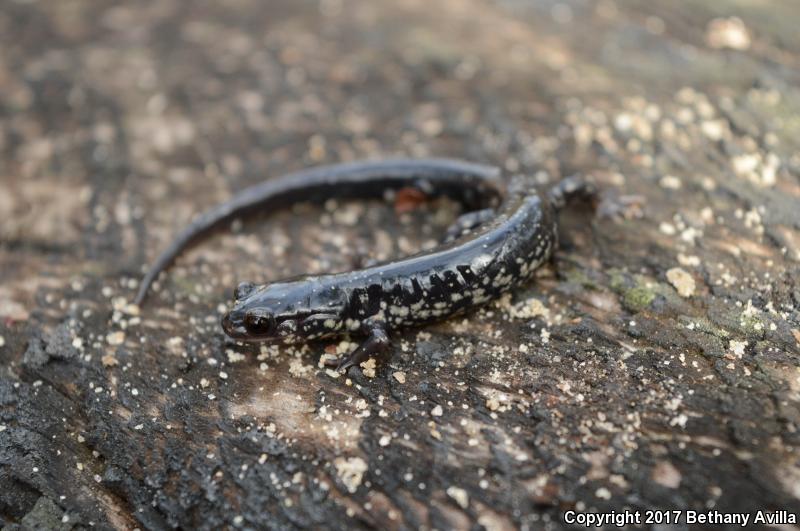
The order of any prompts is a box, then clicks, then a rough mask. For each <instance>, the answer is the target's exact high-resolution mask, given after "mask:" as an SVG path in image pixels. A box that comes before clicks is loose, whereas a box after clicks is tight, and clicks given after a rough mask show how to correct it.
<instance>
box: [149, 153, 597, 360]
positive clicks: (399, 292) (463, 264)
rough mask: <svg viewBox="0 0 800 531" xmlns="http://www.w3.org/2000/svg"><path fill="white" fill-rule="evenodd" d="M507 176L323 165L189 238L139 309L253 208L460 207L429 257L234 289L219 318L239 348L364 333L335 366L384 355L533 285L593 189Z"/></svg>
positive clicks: (258, 191) (441, 164)
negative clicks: (530, 183)
mask: <svg viewBox="0 0 800 531" xmlns="http://www.w3.org/2000/svg"><path fill="white" fill-rule="evenodd" d="M499 175H500V170H499V169H498V168H495V167H491V166H483V165H478V164H471V163H467V162H462V161H457V160H449V159H418V160H414V159H409V160H402V159H401V160H387V161H365V162H355V163H347V164H337V165H332V166H322V167H317V168H313V169H310V170H306V171H301V172H297V173H292V174H288V175H285V176H283V177H279V178H277V179H272V180H269V181H266V182H264V183H261V184H259V185H256V186H253V187H250V188H247V189H245V190H243V191H242V192H240V193H239V194H237V195H236V196H235V197H233V198H232V199H231V200H230V201H228V202H226V203H224V204H221V205H219V206H217V207H215V208H212V209H211V210H209V211H207V212H206V213H204V214H202V215H201V216H199V217H198V218H197V219H196V220H195V221H194V222H193V223H192V224H191V225H190V226H189V227H187V228H186V229H185V230H184V231H183V232H181V233H180V234H179V235H178V237H177V238H176V239H175V240H174V241H173V243H172V244H171V245H170V246H169V247H168V248H167V249H166V250H165V251H164V252H163V253H162V254H161V255H160V256H159V257H158V258H157V260H156V261H155V263H154V264H153V266H152V267H151V269H150V270H149V271H148V273H147V274H146V276H145V277H144V279H143V281H142V283H141V286H140V289H139V292H138V294H137V296H136V299H135V300H134V302H135V303H136V304H141V302H142V301H143V300H144V297H145V295H146V293H147V290H148V288H149V287H150V285H151V284H152V283H153V281H154V280H155V279H156V277H157V276H158V274H159V273H160V272H161V271H162V270H164V269H165V268H166V267H167V266H168V265H169V264H170V263H171V262H172V261H173V260H174V259H175V258H176V257H177V256H178V254H180V252H181V251H182V250H183V249H184V248H185V247H187V246H188V245H189V244H191V243H192V242H194V241H196V240H197V239H198V238H199V237H200V236H202V235H204V234H206V233H207V232H208V231H209V230H211V229H212V228H214V227H217V226H220V225H221V224H223V223H224V222H226V221H230V220H231V219H232V218H234V217H237V216H241V215H245V214H247V213H249V212H252V211H255V210H259V211H269V210H270V209H274V208H279V207H285V206H287V205H290V204H293V203H296V202H300V201H312V202H317V203H319V202H324V201H325V200H327V199H329V198H331V197H340V198H380V197H384V196H386V195H387V193H392V192H396V191H398V190H401V189H404V188H414V189H417V190H419V191H421V192H423V193H424V194H425V195H426V196H427V197H440V196H447V197H450V198H453V199H455V200H457V201H459V202H460V203H462V204H463V205H464V207H465V209H466V210H468V211H469V212H467V214H464V215H463V216H461V217H460V218H459V219H458V220H457V221H456V223H455V224H454V226H453V227H452V228H451V230H449V231H448V237H447V239H446V241H445V242H444V243H442V244H441V245H440V246H438V247H436V248H435V249H432V250H430V251H425V252H421V253H418V254H415V255H412V256H408V257H405V258H400V259H398V260H393V261H387V262H384V263H379V264H376V265H372V266H369V267H366V268H363V269H359V270H355V271H348V272H343V273H335V274H326V275H307V276H300V277H295V278H291V279H287V280H282V281H278V282H273V283H271V284H264V285H256V284H254V283H252V282H242V283H240V284H239V285H238V286H237V288H236V290H235V292H234V298H235V303H234V306H233V308H232V309H231V310H230V311H229V312H228V313H227V314H225V315H224V316H223V318H222V328H223V329H224V330H225V333H226V334H228V335H229V336H230V337H232V338H234V339H237V340H241V341H272V342H289V343H291V342H303V341H308V340H315V339H322V338H327V337H333V336H339V335H344V334H360V335H365V336H367V339H366V340H365V341H364V342H363V343H362V344H361V345H360V346H359V347H358V348H357V349H356V350H355V351H353V352H352V353H351V354H350V355H349V356H347V357H345V358H344V359H342V360H341V361H340V362H339V363H338V365H337V369H339V370H346V369H348V368H349V367H351V366H353V365H357V364H359V363H361V362H362V361H364V360H366V359H367V358H368V357H370V356H371V355H373V354H377V353H379V352H381V351H382V350H384V349H386V347H387V346H388V344H389V336H388V334H389V332H390V331H392V330H395V329H397V328H401V327H407V326H418V325H424V324H426V323H430V322H434V321H438V320H442V319H445V318H447V317H450V316H453V315H456V314H459V313H462V312H465V311H467V310H469V309H471V308H475V307H477V306H480V305H483V304H485V303H487V302H488V301H490V300H492V299H495V298H497V297H498V296H500V295H501V294H502V293H504V292H506V291H508V290H509V289H511V288H513V287H514V286H517V285H519V284H521V283H524V282H525V281H527V280H528V279H530V278H531V276H532V275H533V273H534V271H535V270H536V268H537V267H539V266H540V265H541V264H542V263H543V262H545V261H546V260H548V259H549V258H550V256H551V254H552V252H553V249H554V248H555V246H556V236H557V234H556V212H557V211H558V210H559V209H561V208H562V207H563V206H564V205H565V204H566V202H567V201H568V200H569V199H570V198H571V197H573V196H579V195H590V194H591V193H592V190H591V187H590V186H588V185H587V184H586V183H584V182H583V181H581V180H580V179H577V178H567V179H564V180H562V181H561V182H560V183H559V184H558V185H557V186H555V187H554V188H552V189H551V190H550V192H549V193H548V194H547V195H545V196H541V195H539V194H537V193H536V192H535V191H534V190H533V189H532V188H529V187H526V186H524V183H522V182H521V181H515V182H514V183H512V185H511V186H509V187H507V188H504V187H503V185H502V183H501V182H500V181H499V179H498V178H499ZM501 201H502V203H501ZM500 203H501V204H500ZM498 204H499V207H498ZM495 207H498V208H497V209H496V210H495Z"/></svg>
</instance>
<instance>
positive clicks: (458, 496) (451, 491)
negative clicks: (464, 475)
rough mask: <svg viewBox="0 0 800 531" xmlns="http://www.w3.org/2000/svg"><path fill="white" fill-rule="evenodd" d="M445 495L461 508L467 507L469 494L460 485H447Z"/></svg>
mask: <svg viewBox="0 0 800 531" xmlns="http://www.w3.org/2000/svg"><path fill="white" fill-rule="evenodd" d="M447 495H448V496H450V497H451V498H452V499H453V501H455V502H456V503H457V504H458V505H459V507H461V508H462V509H466V508H467V507H469V494H468V493H467V491H466V490H464V489H462V488H461V487H447Z"/></svg>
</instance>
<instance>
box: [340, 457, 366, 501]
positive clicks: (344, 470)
mask: <svg viewBox="0 0 800 531" xmlns="http://www.w3.org/2000/svg"><path fill="white" fill-rule="evenodd" d="M333 465H334V466H335V467H336V472H337V473H338V474H339V479H341V480H342V483H344V485H345V487H347V491H348V492H350V493H351V494H353V493H355V492H356V490H358V486H359V485H361V480H362V479H363V478H364V473H365V472H366V471H367V468H368V467H367V463H366V462H365V461H364V460H363V459H361V458H360V457H348V458H344V457H337V458H336V459H335V460H334V461H333Z"/></svg>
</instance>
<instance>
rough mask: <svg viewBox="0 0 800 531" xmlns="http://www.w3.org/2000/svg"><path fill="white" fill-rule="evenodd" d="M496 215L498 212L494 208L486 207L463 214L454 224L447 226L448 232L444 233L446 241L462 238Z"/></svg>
mask: <svg viewBox="0 0 800 531" xmlns="http://www.w3.org/2000/svg"><path fill="white" fill-rule="evenodd" d="M495 215H496V213H495V211H494V209H493V208H484V209H483V210H474V211H472V212H467V213H466V214H461V215H460V216H458V218H457V219H456V220H455V221H454V222H453V224H452V225H450V226H449V227H448V228H447V232H446V233H445V234H444V241H445V242H449V241H453V240H455V239H456V238H460V237H461V236H463V235H465V234H466V233H468V232H470V231H472V230H475V229H476V228H477V227H478V226H480V225H482V224H484V223H486V222H487V221H489V220H490V219H492V218H493V217H495Z"/></svg>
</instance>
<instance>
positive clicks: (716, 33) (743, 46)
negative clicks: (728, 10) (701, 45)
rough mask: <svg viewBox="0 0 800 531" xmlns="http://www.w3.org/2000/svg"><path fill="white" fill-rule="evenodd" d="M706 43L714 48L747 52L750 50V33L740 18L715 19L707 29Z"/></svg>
mask: <svg viewBox="0 0 800 531" xmlns="http://www.w3.org/2000/svg"><path fill="white" fill-rule="evenodd" d="M706 43H708V45H709V46H710V47H712V48H717V49H720V48H729V49H731V50H747V49H748V48H750V44H751V39H750V32H749V31H748V30H747V26H745V24H744V21H743V20H742V19H740V18H739V17H730V18H715V19H714V20H712V21H711V22H709V23H708V26H707V27H706Z"/></svg>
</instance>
